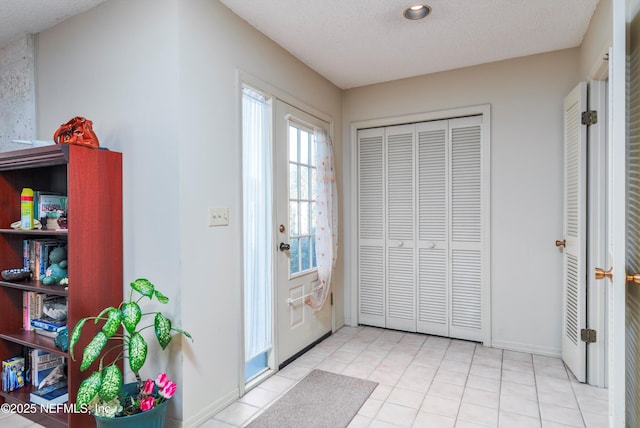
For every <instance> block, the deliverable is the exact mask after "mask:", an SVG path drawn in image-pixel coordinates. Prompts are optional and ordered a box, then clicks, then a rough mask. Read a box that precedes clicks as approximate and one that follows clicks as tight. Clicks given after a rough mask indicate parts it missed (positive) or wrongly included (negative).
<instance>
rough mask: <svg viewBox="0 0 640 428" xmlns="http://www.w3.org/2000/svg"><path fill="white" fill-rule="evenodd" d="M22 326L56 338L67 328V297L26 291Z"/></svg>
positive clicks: (23, 297)
mask: <svg viewBox="0 0 640 428" xmlns="http://www.w3.org/2000/svg"><path fill="white" fill-rule="evenodd" d="M22 299H23V300H22V303H23V305H22V310H23V312H22V316H23V320H22V328H23V329H24V330H31V331H34V332H36V333H37V334H41V335H44V336H48V337H51V338H55V337H57V336H58V334H59V333H60V332H61V331H62V330H64V329H66V328H67V298H66V297H63V296H54V295H46V294H44V293H36V292H33V291H25V292H24V294H23V296H22Z"/></svg>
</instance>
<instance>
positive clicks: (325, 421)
mask: <svg viewBox="0 0 640 428" xmlns="http://www.w3.org/2000/svg"><path fill="white" fill-rule="evenodd" d="M377 385H378V383H377V382H372V381H370V380H364V379H358V378H355V377H349V376H343V375H339V374H335V373H330V372H325V371H323V370H313V371H312V372H311V373H309V374H308V375H307V376H306V377H305V378H304V379H302V380H301V381H300V382H298V384H297V385H295V386H294V387H293V388H291V389H290V390H289V391H288V392H287V393H285V394H284V395H283V396H282V397H280V398H279V399H278V400H277V401H276V402H275V403H273V404H272V405H271V406H270V407H268V408H267V409H266V410H265V411H264V412H262V414H260V415H259V416H258V417H257V418H256V419H254V420H253V422H251V423H250V424H249V425H247V427H248V428H302V427H304V428H344V427H346V426H347V425H349V422H351V419H353V417H354V416H355V415H356V413H358V410H360V407H361V406H362V405H363V404H364V402H365V401H366V400H367V398H369V395H371V393H372V392H373V390H374V389H375V388H376V386H377Z"/></svg>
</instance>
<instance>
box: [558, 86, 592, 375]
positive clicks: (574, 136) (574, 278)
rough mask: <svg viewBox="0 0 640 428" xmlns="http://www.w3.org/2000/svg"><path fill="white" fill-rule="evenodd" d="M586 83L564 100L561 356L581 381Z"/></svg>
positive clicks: (583, 369) (583, 370)
mask: <svg viewBox="0 0 640 428" xmlns="http://www.w3.org/2000/svg"><path fill="white" fill-rule="evenodd" d="M586 109H587V84H586V82H581V83H580V84H579V85H578V86H577V87H576V88H575V89H574V90H573V91H571V93H570V94H569V95H568V96H567V97H566V98H565V100H564V145H565V150H564V153H565V156H564V162H565V164H564V170H565V185H564V239H563V242H561V243H560V242H559V243H557V244H559V245H560V246H564V252H563V325H562V359H563V360H564V362H565V363H566V364H567V366H568V367H569V368H570V369H571V371H572V372H573V374H574V375H575V376H576V378H577V379H578V380H579V381H580V382H584V381H585V380H586V343H585V342H584V341H583V340H582V338H581V330H583V329H585V328H586V290H587V285H586V237H585V232H586V218H585V217H586V207H587V205H586V183H587V181H586V166H587V162H586V161H587V128H586V126H585V125H583V124H582V120H581V119H582V112H584V111H586Z"/></svg>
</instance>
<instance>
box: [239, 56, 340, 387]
mask: <svg viewBox="0 0 640 428" xmlns="http://www.w3.org/2000/svg"><path fill="white" fill-rule="evenodd" d="M243 85H247V86H251V87H253V88H255V89H256V90H259V91H260V92H262V93H263V94H264V95H265V96H268V97H271V99H272V100H280V101H282V102H284V103H286V104H289V105H290V106H293V107H294V108H297V109H299V110H302V111H303V112H305V113H307V114H309V115H311V116H313V117H315V118H317V119H319V120H320V121H323V122H325V123H327V124H328V125H329V137H330V138H331V141H335V122H334V120H333V118H332V117H331V116H330V115H329V114H327V113H325V112H323V111H321V110H318V109H317V108H315V107H313V106H311V105H309V104H307V103H305V102H304V101H302V100H300V99H299V98H296V97H294V96H292V95H290V94H289V93H287V92H286V91H284V90H282V89H280V88H278V87H276V86H273V85H271V84H269V83H267V82H265V81H264V80H262V79H260V78H259V77H256V76H255V75H253V74H251V73H247V72H246V71H244V70H241V69H236V70H235V88H234V89H235V93H236V105H235V110H236V117H237V118H238V120H237V126H236V133H237V134H236V136H237V138H236V140H237V141H239V147H240V150H242V87H243ZM272 108H273V107H272ZM270 134H271V138H272V140H273V141H275V114H274V112H273V111H272V117H271V132H270ZM334 148H335V145H334ZM271 155H272V162H275V157H276V154H275V147H274V148H273V152H272V153H271ZM240 158H242V156H241V157H240ZM238 171H239V174H240V175H242V163H240V165H239V168H238ZM240 178H241V179H240V185H239V186H238V192H239V194H240V195H242V177H240ZM273 186H274V189H273V191H274V193H273V194H274V195H275V190H276V189H275V186H276V183H275V180H274V182H273ZM239 204H240V206H239V210H240V212H242V210H243V206H242V198H240V203H239ZM272 215H273V217H272V218H273V219H275V218H276V207H275V204H274V205H273V207H272ZM240 229H241V232H242V233H244V230H243V229H242V227H241V228H240ZM274 245H275V240H274ZM243 252H244V247H243V244H242V240H241V244H240V254H239V257H241V258H242V255H243ZM272 263H273V267H274V269H273V284H274V290H273V291H274V294H273V298H272V309H273V311H272V317H273V347H274V351H273V359H274V362H275V361H278V332H277V321H278V320H277V317H278V314H277V308H276V299H277V298H278V296H277V290H276V289H275V284H276V269H277V263H276V258H275V252H274V255H273V261H272ZM238 270H239V272H238V277H239V278H240V279H241V282H242V283H244V273H243V267H242V264H240V267H239V269H238ZM239 294H240V301H239V305H240V311H239V313H238V317H239V319H238V322H239V325H240V328H241V332H242V340H240V341H239V344H240V349H239V357H240V360H241V361H240V363H239V364H238V373H237V377H238V393H239V396H240V397H242V396H244V394H246V393H247V392H248V391H250V390H251V389H253V388H254V387H256V386H257V385H259V384H260V383H261V382H263V381H264V380H266V379H267V378H269V377H271V376H272V375H274V374H276V373H277V372H278V371H279V368H278V366H277V364H276V365H275V367H274V369H273V370H270V371H269V373H268V374H267V375H265V376H264V377H259V378H256V379H255V380H254V381H253V382H250V383H249V384H247V383H245V380H244V358H245V349H244V332H245V329H244V288H243V287H241V288H240V293H239ZM330 316H331V332H332V333H333V332H335V331H336V328H337V326H336V312H335V305H331V315H330Z"/></svg>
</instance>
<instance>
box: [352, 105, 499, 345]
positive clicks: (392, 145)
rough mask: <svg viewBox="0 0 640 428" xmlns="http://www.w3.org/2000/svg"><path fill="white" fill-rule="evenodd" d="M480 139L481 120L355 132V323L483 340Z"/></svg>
mask: <svg viewBox="0 0 640 428" xmlns="http://www.w3.org/2000/svg"><path fill="white" fill-rule="evenodd" d="M484 135H485V134H484V131H483V116H472V117H466V118H460V119H450V120H439V121H431V122H422V123H418V124H411V125H400V126H391V127H386V128H374V129H367V130H360V131H358V167H359V171H358V181H359V182H358V190H359V200H358V202H359V204H358V206H359V213H358V214H359V219H358V220H359V221H358V225H359V235H358V236H359V247H358V249H359V251H358V257H359V263H358V276H359V282H358V286H359V322H360V323H361V324H367V325H373V326H379V327H387V328H393V329H398V330H405V331H417V332H421V333H428V334H435V335H442V336H450V337H456V338H460V339H469V340H478V341H483V340H484V339H485V338H486V336H485V333H486V332H485V331H484V330H483V326H484V324H483V321H484V319H483V318H484V317H483V314H485V313H486V312H487V311H488V308H487V307H486V305H487V304H488V298H487V296H488V274H487V269H488V251H487V248H488V244H487V242H488V214H487V213H488V206H487V204H488V200H489V198H488V193H487V192H488V185H489V184H488V174H487V169H486V166H485V164H484V163H483V162H484V161H483V154H486V153H488V151H485V149H484V146H483V145H484V141H483V138H484V137H483V136H484ZM483 305H484V306H483Z"/></svg>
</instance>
